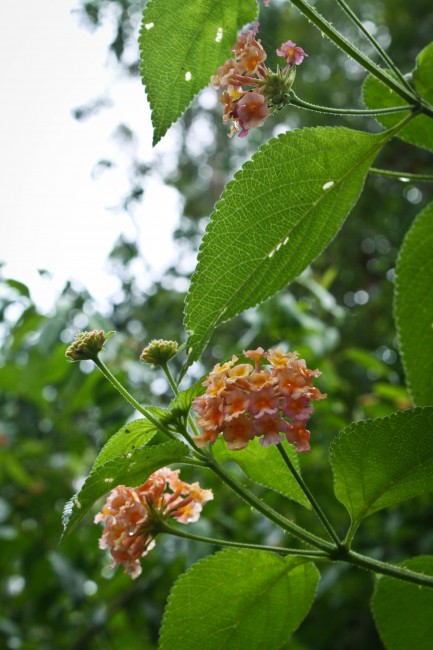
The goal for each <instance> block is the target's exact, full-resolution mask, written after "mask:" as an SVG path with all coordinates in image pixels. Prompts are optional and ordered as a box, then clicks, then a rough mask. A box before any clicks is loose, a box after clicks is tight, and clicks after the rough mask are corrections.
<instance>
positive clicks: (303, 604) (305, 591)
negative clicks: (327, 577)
mask: <svg viewBox="0 0 433 650" xmlns="http://www.w3.org/2000/svg"><path fill="white" fill-rule="evenodd" d="M318 579H319V573H318V571H317V569H316V567H315V566H314V565H313V564H312V563H311V562H305V560H303V559H300V558H296V557H285V558H281V557H278V556H277V555H274V554H273V553H267V552H264V551H247V550H245V551H244V550H240V551H233V550H225V551H221V552H219V553H216V554H215V555H211V556H208V557H206V558H204V559H203V560H200V561H199V562H198V563H197V564H195V565H194V566H193V567H192V568H191V569H189V571H187V572H186V573H184V574H182V575H181V576H180V578H179V579H178V580H177V581H176V583H175V585H174V587H173V589H172V592H171V594H170V596H169V599H168V604H167V607H166V610H165V614H164V618H163V623H162V629H161V639H160V646H159V647H160V650H203V649H204V648H206V650H221V648H224V649H225V650H244V649H245V648H248V650H263V649H264V648H266V650H278V648H280V647H281V646H282V644H283V643H284V642H285V641H287V639H288V638H289V637H290V635H291V634H292V633H293V632H294V631H295V630H296V628H297V627H298V626H299V625H300V624H301V622H302V620H303V619H304V618H305V616H306V615H307V614H308V612H309V610H310V608H311V605H312V603H313V600H314V597H315V594H316V587H317V582H318Z"/></svg>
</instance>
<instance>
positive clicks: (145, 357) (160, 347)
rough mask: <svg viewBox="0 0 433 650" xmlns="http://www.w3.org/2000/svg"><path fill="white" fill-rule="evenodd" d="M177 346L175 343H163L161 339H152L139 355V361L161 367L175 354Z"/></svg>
mask: <svg viewBox="0 0 433 650" xmlns="http://www.w3.org/2000/svg"><path fill="white" fill-rule="evenodd" d="M178 349H179V344H178V343H177V341H164V340H163V339H153V341H151V342H150V343H149V345H146V347H145V348H144V350H143V352H142V353H141V355H140V360H141V361H144V363H153V364H154V365H155V366H161V365H164V364H166V363H167V361H170V359H172V358H173V357H174V355H175V354H177V352H178Z"/></svg>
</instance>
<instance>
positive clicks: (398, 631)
mask: <svg viewBox="0 0 433 650" xmlns="http://www.w3.org/2000/svg"><path fill="white" fill-rule="evenodd" d="M401 566H403V567H405V568H407V569H411V570H412V571H417V572H419V573H425V574H426V575H430V576H433V556H431V555H430V556H429V555H424V556H420V557H415V558H412V559H410V560H407V561H406V562H403V564H402V565H401ZM371 607H372V611H373V616H374V620H375V623H376V627H377V629H378V631H379V634H380V638H381V639H382V641H383V644H384V645H385V647H386V648H387V650H409V649H411V648H414V649H415V648H416V650H431V647H432V638H433V617H432V611H433V589H431V588H429V587H420V586H418V585H414V584H410V583H409V582H403V581H401V580H395V579H394V578H388V577H382V578H380V580H378V582H377V584H376V589H375V592H374V595H373V598H372V602H371Z"/></svg>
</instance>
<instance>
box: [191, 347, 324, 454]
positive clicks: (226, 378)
mask: <svg viewBox="0 0 433 650" xmlns="http://www.w3.org/2000/svg"><path fill="white" fill-rule="evenodd" d="M244 356H245V357H246V358H247V359H249V360H251V361H252V362H253V363H254V365H252V364H251V363H242V362H240V363H237V364H236V362H235V361H233V360H234V359H236V360H237V357H233V359H232V361H231V362H229V363H227V364H223V365H220V364H217V365H216V366H215V368H214V370H213V371H212V372H211V373H210V374H209V375H208V377H207V379H206V380H205V381H204V383H203V385H204V386H206V387H207V390H206V393H205V394H204V395H201V396H200V397H196V398H195V400H194V401H193V407H194V410H195V411H196V413H197V414H198V416H199V417H198V424H199V426H200V427H202V429H203V431H204V433H203V434H201V435H199V436H197V437H196V438H195V439H194V441H195V443H196V444H197V446H199V447H204V446H205V445H207V444H208V443H210V444H214V442H216V440H217V439H218V436H219V434H222V437H223V438H224V440H225V441H226V443H227V447H228V449H242V448H244V447H246V446H247V445H248V443H249V441H250V440H252V439H253V438H255V437H259V438H260V443H261V444H262V445H263V446H265V447H266V446H267V445H275V444H278V443H279V442H281V440H283V438H284V436H285V437H286V439H287V440H288V442H290V443H292V444H295V445H296V451H309V449H310V446H309V438H310V432H309V431H308V429H307V428H306V423H307V421H308V420H309V418H310V415H311V413H312V412H313V411H314V409H313V407H312V406H311V402H312V401H316V400H320V399H324V398H325V397H326V395H324V394H322V393H321V392H320V391H319V390H318V389H317V388H316V387H315V386H313V385H312V380H313V378H314V377H317V376H318V375H320V372H319V371H318V370H310V369H309V368H307V364H306V363H305V361H304V359H299V357H298V354H297V353H296V352H284V351H283V350H282V349H281V348H277V349H274V350H269V351H268V352H265V351H264V350H263V348H257V350H247V351H245V352H244ZM215 385H217V386H218V395H217V396H216V395H215V390H214V386H215Z"/></svg>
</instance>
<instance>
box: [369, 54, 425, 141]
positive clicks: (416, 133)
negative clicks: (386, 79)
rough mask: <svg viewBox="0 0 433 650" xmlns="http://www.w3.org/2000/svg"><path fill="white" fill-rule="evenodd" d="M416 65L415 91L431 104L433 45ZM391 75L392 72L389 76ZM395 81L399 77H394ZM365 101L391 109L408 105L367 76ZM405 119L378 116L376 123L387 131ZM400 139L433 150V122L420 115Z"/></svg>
mask: <svg viewBox="0 0 433 650" xmlns="http://www.w3.org/2000/svg"><path fill="white" fill-rule="evenodd" d="M416 63H417V65H416V68H415V70H414V73H413V80H414V83H415V88H416V90H417V91H418V93H419V94H420V95H421V97H423V98H424V99H425V100H427V102H429V103H430V104H432V103H433V43H430V45H428V46H427V47H426V48H424V49H423V50H422V51H421V52H420V54H419V55H418V58H417V61H416ZM389 74H390V76H391V73H389ZM394 78H396V77H395V76H394ZM363 97H364V102H365V104H366V105H367V106H368V107H369V108H390V107H391V106H404V105H405V104H406V102H405V101H404V99H402V98H401V97H400V96H399V95H397V94H396V93H395V92H394V91H393V90H390V89H389V88H388V86H386V85H385V84H384V83H382V82H381V81H379V80H378V79H376V77H372V76H371V75H370V76H368V77H367V79H366V80H365V82H364V87H363ZM401 117H402V113H395V114H390V115H378V116H377V120H378V121H379V122H380V123H381V124H383V126H385V127H386V128H391V127H392V126H395V124H397V123H398V122H399V121H400V120H401ZM398 135H399V137H400V138H403V140H406V141H407V142H410V143H411V144H415V145H417V146H418V147H424V148H425V149H429V150H430V151H433V119H432V118H431V117H428V116H426V115H419V116H418V117H416V118H415V119H414V120H413V121H412V122H410V123H409V124H408V125H407V126H406V127H404V129H402V130H401V131H400V133H399V134H398Z"/></svg>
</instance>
